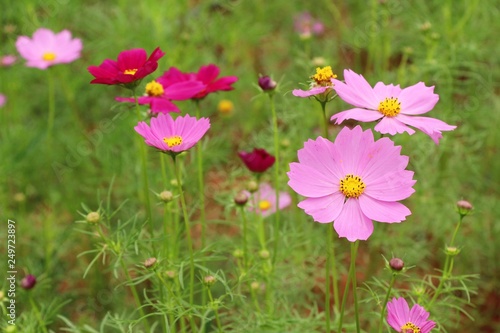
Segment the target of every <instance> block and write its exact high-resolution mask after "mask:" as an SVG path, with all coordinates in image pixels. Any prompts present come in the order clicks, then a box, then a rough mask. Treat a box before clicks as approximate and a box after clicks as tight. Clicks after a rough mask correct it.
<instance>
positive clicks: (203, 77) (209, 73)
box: [196, 64, 220, 83]
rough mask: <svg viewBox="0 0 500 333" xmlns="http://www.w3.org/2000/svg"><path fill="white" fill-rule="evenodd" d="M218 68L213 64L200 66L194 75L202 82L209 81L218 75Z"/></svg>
mask: <svg viewBox="0 0 500 333" xmlns="http://www.w3.org/2000/svg"><path fill="white" fill-rule="evenodd" d="M219 73H220V69H219V67H217V66H216V65H214V64H209V65H207V66H202V67H201V68H200V70H199V71H198V74H197V75H196V77H197V79H198V80H200V81H202V82H204V83H211V82H212V81H213V80H215V79H216V78H217V76H219Z"/></svg>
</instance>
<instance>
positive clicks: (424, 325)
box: [387, 297, 436, 333]
mask: <svg viewBox="0 0 500 333" xmlns="http://www.w3.org/2000/svg"><path fill="white" fill-rule="evenodd" d="M427 318H429V312H427V311H425V309H424V308H423V307H421V306H420V305H418V304H415V305H413V307H412V308H411V310H410V308H409V307H408V303H406V300H405V299H404V298H402V297H400V298H393V299H392V301H390V302H388V303H387V322H388V323H389V325H391V327H392V328H394V329H395V330H396V331H398V332H401V333H429V332H430V331H431V330H432V329H433V328H434V327H435V326H436V323H435V322H433V321H432V320H427Z"/></svg>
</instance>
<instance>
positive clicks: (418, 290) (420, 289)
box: [413, 286, 425, 296]
mask: <svg viewBox="0 0 500 333" xmlns="http://www.w3.org/2000/svg"><path fill="white" fill-rule="evenodd" d="M413 293H414V294H415V295H416V296H422V295H424V294H425V288H424V287H422V286H416V287H413Z"/></svg>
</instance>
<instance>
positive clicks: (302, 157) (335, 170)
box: [297, 137, 345, 179]
mask: <svg viewBox="0 0 500 333" xmlns="http://www.w3.org/2000/svg"><path fill="white" fill-rule="evenodd" d="M297 155H298V157H299V162H300V163H301V164H304V165H308V166H311V167H313V168H315V169H317V170H318V171H319V172H320V173H322V174H324V175H326V176H327V177H333V178H335V179H341V178H343V177H344V176H345V173H344V172H343V170H342V168H340V166H339V164H338V162H337V161H339V160H340V155H339V153H338V151H337V148H336V147H335V145H334V144H333V143H332V142H331V141H329V140H327V139H324V138H322V137H318V138H317V139H316V140H311V139H309V140H308V141H306V142H305V143H304V148H302V149H300V150H299V151H298V153H297Z"/></svg>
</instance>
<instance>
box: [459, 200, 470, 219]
mask: <svg viewBox="0 0 500 333" xmlns="http://www.w3.org/2000/svg"><path fill="white" fill-rule="evenodd" d="M473 208H474V207H472V204H471V203H470V202H468V201H465V200H460V201H458V202H457V210H458V214H460V215H461V216H462V217H463V216H466V215H469V213H470V212H471V211H472V209H473Z"/></svg>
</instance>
